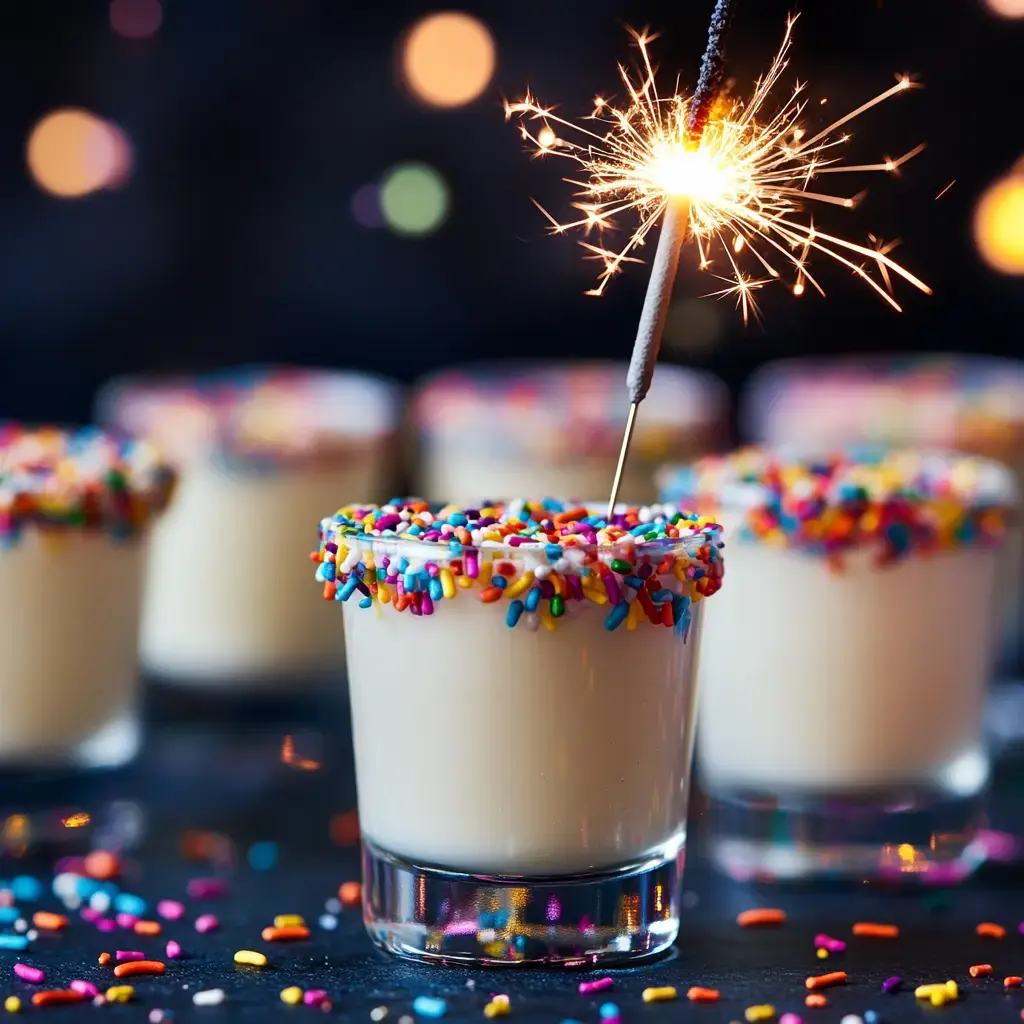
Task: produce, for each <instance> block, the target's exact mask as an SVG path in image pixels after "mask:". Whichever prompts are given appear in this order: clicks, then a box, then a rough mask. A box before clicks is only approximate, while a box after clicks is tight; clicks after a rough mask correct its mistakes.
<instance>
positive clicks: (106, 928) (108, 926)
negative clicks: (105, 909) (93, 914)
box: [96, 917, 117, 932]
mask: <svg viewBox="0 0 1024 1024" xmlns="http://www.w3.org/2000/svg"><path fill="white" fill-rule="evenodd" d="M96 929H97V931H101V932H113V931H117V925H116V924H115V923H114V922H113V921H112V920H111V919H110V918H109V917H101V918H100V919H99V920H98V921H97V922H96Z"/></svg>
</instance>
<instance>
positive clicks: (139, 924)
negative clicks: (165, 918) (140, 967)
mask: <svg viewBox="0 0 1024 1024" xmlns="http://www.w3.org/2000/svg"><path fill="white" fill-rule="evenodd" d="M134 929H135V934H136V935H159V934H160V933H161V932H162V931H163V930H164V929H163V925H161V924H160V922H159V921H136V922H135V925H134ZM144 962H145V961H140V963H144Z"/></svg>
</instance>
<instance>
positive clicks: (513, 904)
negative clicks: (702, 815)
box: [363, 837, 685, 968]
mask: <svg viewBox="0 0 1024 1024" xmlns="http://www.w3.org/2000/svg"><path fill="white" fill-rule="evenodd" d="M672 849H673V851H674V854H673V855H672V856H670V857H668V858H666V857H665V856H662V855H659V856H657V857H654V858H652V859H648V860H644V861H641V862H637V863H632V864H626V865H622V866H621V867H618V868H615V869H611V870H607V871H602V872H600V873H594V874H585V875H568V876H562V877H547V878H522V877H495V876H483V875H466V874H459V873H455V872H450V871H442V870H439V869H436V868H427V867H419V866H417V865H415V864H411V863H409V862H408V861H405V860H403V859H402V858H400V857H396V856H394V855H393V854H389V853H387V852H385V851H384V850H381V849H379V848H377V847H375V846H374V845H373V844H372V843H371V842H369V841H368V840H366V839H365V838H364V840H363V879H364V886H363V919H364V921H365V923H366V928H367V931H369V933H370V938H371V939H373V941H374V943H375V944H376V945H377V946H379V947H380V948H381V949H383V950H386V951H387V952H389V953H393V954H395V955H396V956H399V957H403V958H405V959H408V960H416V961H419V962H421V963H435V964H436V963H440V964H459V965H463V966H480V967H521V966H528V965H535V966H537V965H541V966H548V967H581V968H592V967H594V966H597V965H602V966H603V965H609V964H616V963H627V962H629V963H632V962H635V961H637V960H639V959H643V958H647V957H653V956H656V955H658V954H660V953H664V952H665V951H666V950H667V949H669V948H670V947H671V946H672V943H673V942H674V941H675V938H676V935H677V934H678V932H679V882H680V878H681V876H682V869H683V859H684V852H685V840H684V839H683V838H682V837H680V838H679V840H678V842H677V843H674V844H673V847H672Z"/></svg>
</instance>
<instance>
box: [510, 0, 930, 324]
mask: <svg viewBox="0 0 1024 1024" xmlns="http://www.w3.org/2000/svg"><path fill="white" fill-rule="evenodd" d="M795 20H796V19H795V18H791V19H790V20H789V21H788V23H787V25H786V31H785V35H784V37H783V40H782V45H781V47H780V48H779V52H778V53H777V55H776V57H775V60H774V61H773V62H772V65H771V67H770V68H769V69H768V72H767V74H765V75H764V77H762V78H760V79H759V80H758V81H757V82H756V83H755V86H754V91H753V95H752V96H751V97H750V99H749V100H747V101H746V102H743V101H741V100H738V99H734V98H732V97H729V96H727V95H724V96H721V97H720V98H719V99H718V101H717V102H716V105H715V108H714V109H713V110H712V114H711V118H710V120H709V122H708V125H707V127H706V128H705V130H704V132H703V134H702V136H701V137H700V139H699V140H692V139H690V138H689V136H688V134H687V131H686V120H687V111H688V105H689V102H690V98H689V97H688V96H684V95H679V94H678V93H677V94H674V95H672V96H668V97H664V98H662V97H661V96H659V95H658V91H657V87H656V84H655V69H654V67H653V65H652V63H651V58H650V52H649V46H650V43H651V42H652V37H651V36H648V35H646V34H639V33H633V38H634V40H635V42H636V45H637V47H638V49H639V51H640V57H641V70H640V73H639V75H638V76H633V75H631V74H630V72H629V71H628V70H627V69H626V68H625V67H623V66H622V65H620V66H619V74H620V75H621V77H622V82H623V84H624V86H625V88H626V92H627V94H628V99H629V102H628V105H625V106H623V107H618V106H616V105H615V104H614V103H612V102H611V101H610V100H607V99H605V98H603V97H597V98H596V99H595V101H594V110H593V112H592V114H591V115H590V118H589V119H587V120H589V121H593V122H596V123H597V126H598V127H597V128H596V129H591V128H589V127H587V126H586V125H585V124H577V123H574V122H572V121H569V120H566V119H564V118H562V117H559V116H558V115H557V114H556V113H555V112H554V109H553V108H551V107H543V106H541V105H540V103H539V102H538V101H537V100H536V99H535V98H534V97H533V96H531V95H527V96H526V97H525V98H524V99H522V100H521V101H519V102H516V103H507V104H506V105H505V115H506V117H507V118H512V117H516V118H518V119H519V124H520V132H521V134H522V137H523V138H524V139H525V140H526V141H527V142H528V143H529V144H530V145H531V147H532V148H533V149H534V150H535V155H537V156H548V155H551V156H559V157H563V158H565V159H567V160H569V161H571V162H572V163H574V164H576V165H577V167H578V168H579V169H580V170H581V171H582V172H583V173H582V175H581V176H579V177H577V178H567V179H566V181H568V182H569V183H570V184H573V185H576V186H577V187H578V188H579V190H580V191H579V192H577V194H576V195H577V201H576V202H574V203H573V207H574V208H575V209H576V210H578V211H579V212H580V213H581V214H582V216H581V217H579V218H578V219H574V220H570V221H568V222H566V223H563V222H560V221H558V220H557V219H556V218H554V217H552V216H551V214H549V213H548V212H547V211H546V210H544V209H543V208H542V207H540V206H539V204H538V208H539V209H541V212H542V213H543V214H544V216H545V217H547V219H548V220H549V221H550V223H551V230H552V231H553V232H555V233H559V234H560V233H562V232H566V231H570V230H573V229H582V230H583V231H584V233H585V234H591V233H592V232H593V231H594V230H597V231H598V232H603V231H608V230H613V229H615V228H616V227H617V223H618V219H619V218H620V217H622V216H627V217H630V218H635V220H636V221H637V224H636V227H635V229H634V230H633V232H632V234H631V235H630V236H629V238H628V240H626V242H625V244H623V245H620V246H619V247H617V248H609V247H606V246H604V245H598V244H594V243H593V242H590V241H584V242H581V243H580V244H581V245H583V247H584V248H585V249H586V250H587V252H588V258H591V259H596V260H599V261H600V262H601V264H602V270H601V273H600V275H599V276H598V281H597V285H596V287H595V288H594V289H592V290H591V291H590V292H589V293H588V294H591V295H600V294H602V293H603V292H604V290H605V288H606V287H607V285H608V282H609V281H610V280H611V278H612V277H613V276H614V275H615V274H617V273H618V272H619V271H620V270H621V269H622V266H623V264H624V263H636V262H641V261H640V260H639V259H638V258H637V256H636V255H634V253H635V250H637V249H638V248H640V247H641V246H643V245H644V243H645V241H646V239H647V236H648V234H649V233H650V231H651V229H652V228H654V227H655V226H656V225H657V223H658V221H659V220H660V218H661V216H662V214H663V213H664V212H665V210H666V208H667V207H668V205H669V204H670V203H673V204H675V203H679V204H684V203H685V204H686V205H688V207H689V235H690V237H691V238H692V239H693V241H694V243H695V245H696V250H697V257H698V261H699V262H698V265H699V267H700V269H701V270H710V271H711V272H712V274H713V275H714V276H716V277H719V278H720V279H722V280H723V281H725V282H726V283H727V285H728V286H727V287H726V288H723V289H721V290H719V291H717V292H714V293H713V294H714V295H717V296H720V297H730V298H734V299H735V300H736V304H737V306H738V307H739V308H741V309H742V310H743V315H744V319H746V318H747V316H748V315H749V314H750V313H754V314H755V315H756V312H757V309H756V304H755V302H754V297H753V293H754V292H756V291H757V290H758V289H760V288H761V287H763V286H764V285H765V284H768V283H770V282H772V281H778V280H780V279H782V278H783V275H784V272H785V273H786V275H787V276H790V277H792V279H793V280H794V282H795V283H794V284H793V285H792V292H793V294H794V295H802V294H803V292H804V291H805V288H806V285H807V284H810V285H811V286H812V287H813V288H814V289H815V290H816V291H818V292H819V293H820V294H822V295H824V294H825V292H824V289H823V287H822V286H821V284H820V283H819V282H818V280H817V279H816V278H815V277H814V276H813V275H812V273H811V270H810V264H811V258H812V257H813V256H814V255H816V254H822V255H824V256H827V257H829V258H830V259H832V260H834V261H836V262H838V263H840V264H842V265H843V266H844V267H846V268H847V269H848V270H850V271H851V272H852V273H854V274H855V275H857V276H858V277H860V278H861V279H862V280H863V281H864V282H865V283H866V284H868V285H869V286H870V287H871V288H872V289H873V290H874V291H875V292H876V293H877V294H878V295H879V296H881V298H883V299H884V300H885V301H886V302H888V303H889V304H890V305H891V306H892V307H893V308H895V309H896V310H899V309H900V306H899V304H898V303H897V301H896V299H895V298H894V296H893V287H892V284H893V277H900V278H902V279H903V280H905V281H907V282H909V283H910V284H911V285H913V286H914V287H915V288H918V289H919V290H920V291H922V292H925V293H926V294H931V290H930V289H929V288H928V286H927V285H926V284H925V283H924V282H923V281H921V280H919V279H918V278H917V277H915V276H914V275H913V274H911V273H910V272H909V271H908V270H906V269H904V268H903V267H901V266H900V265H899V264H898V263H895V262H894V261H893V260H892V259H890V257H889V255H888V253H889V252H890V251H891V248H892V247H893V245H894V244H895V243H888V244H883V243H880V242H878V241H877V240H876V239H874V238H873V237H872V236H869V239H870V241H871V242H872V246H870V247H869V246H866V245H860V244H858V243H856V242H853V241H850V240H848V239H845V238H841V237H838V236H836V235H832V234H826V233H825V232H823V231H821V230H819V229H818V228H817V227H815V224H814V221H813V219H811V218H810V217H809V216H806V215H805V214H804V211H805V209H806V208H807V206H808V205H810V204H811V203H819V204H825V205H833V206H839V207H842V208H845V209H850V208H852V207H854V206H856V205H857V202H858V200H859V199H860V198H861V195H860V194H854V195H836V194H833V193H831V192H827V191H819V190H817V189H816V188H812V183H814V182H815V181H816V180H817V179H819V178H820V177H821V176H822V175H825V174H837V173H861V172H865V173H866V172H877V171H883V172H887V173H895V172H897V171H898V170H899V168H900V167H902V165H903V164H905V163H906V162H907V161H908V160H910V159H911V158H912V157H914V156H916V155H917V154H918V153H920V152H921V150H922V149H923V148H924V146H917V147H915V148H914V149H911V150H910V151H909V152H907V153H904V154H903V155H902V156H900V157H884V158H883V159H882V160H880V161H878V162H875V163H866V164H846V163H843V162H842V158H841V157H840V156H839V155H838V149H839V148H840V147H841V146H843V145H844V144H845V143H847V142H848V141H849V138H850V136H849V135H848V134H847V133H845V132H844V133H842V134H837V131H838V129H840V128H841V127H842V126H843V125H846V124H847V123H848V122H850V121H852V120H853V119H854V118H856V117H859V116H860V115H861V114H863V113H865V112H866V111H868V110H870V109H871V108H873V107H875V106H877V105H878V104H879V103H882V102H884V101H885V100H887V99H889V98H890V97H892V96H896V95H898V94H899V93H903V92H906V91H908V90H909V89H911V88H912V87H913V84H914V83H913V82H912V80H911V79H910V78H909V77H907V76H902V77H899V78H898V79H897V81H896V84H895V85H893V86H892V87H891V88H889V89H887V90H885V91H884V92H882V93H880V94H879V95H877V96H875V97H874V98H873V99H870V100H868V101H867V102H866V103H863V104H861V105H860V106H859V107H857V108H856V109H854V110H852V111H850V112H849V113H847V114H844V115H843V116H842V117H840V118H838V119H837V120H836V121H833V122H832V123H831V124H830V125H828V127H826V128H824V129H823V130H821V131H818V132H810V133H809V132H808V130H807V129H806V128H805V127H804V126H803V124H802V123H801V118H802V116H803V113H804V109H805V107H806V105H807V102H808V101H807V99H806V97H805V89H804V86H803V85H801V84H797V85H796V87H795V88H794V90H793V92H792V93H791V94H790V96H789V99H788V100H787V101H786V102H785V103H784V104H783V105H782V106H781V108H779V109H777V110H776V111H775V112H772V111H771V110H770V109H769V108H770V107H771V106H772V101H773V99H774V96H773V90H774V89H775V86H776V85H777V84H778V82H779V80H780V78H781V77H782V75H783V73H784V72H785V71H786V69H787V67H788V65H789V51H790V47H791V45H792V30H793V24H794V22H795ZM822 102H824V101H822ZM559 132H562V134H571V135H572V136H574V137H575V138H578V139H579V141H572V140H571V139H569V140H567V139H565V138H563V137H562V135H560V134H559ZM740 257H742V258H743V260H744V261H745V263H746V264H748V265H749V266H750V267H753V268H754V273H751V272H750V271H749V270H748V269H745V268H744V267H743V266H741V262H740ZM716 259H717V261H718V263H719V264H720V266H719V267H717V268H716V267H715V262H716Z"/></svg>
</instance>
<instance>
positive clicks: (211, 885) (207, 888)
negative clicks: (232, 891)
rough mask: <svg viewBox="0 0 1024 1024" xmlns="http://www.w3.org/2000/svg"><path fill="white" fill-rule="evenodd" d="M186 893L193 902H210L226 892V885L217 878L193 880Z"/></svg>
mask: <svg viewBox="0 0 1024 1024" xmlns="http://www.w3.org/2000/svg"><path fill="white" fill-rule="evenodd" d="M186 891H187V892H188V894H189V896H191V897H192V899H194V900H212V899H216V898H217V897H218V896H223V895H224V894H225V893H226V892H227V891H228V883H227V882H224V881H222V880H221V879H219V878H193V879H192V880H191V881H190V882H189V883H188V886H187V887H186Z"/></svg>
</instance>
